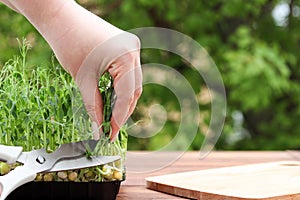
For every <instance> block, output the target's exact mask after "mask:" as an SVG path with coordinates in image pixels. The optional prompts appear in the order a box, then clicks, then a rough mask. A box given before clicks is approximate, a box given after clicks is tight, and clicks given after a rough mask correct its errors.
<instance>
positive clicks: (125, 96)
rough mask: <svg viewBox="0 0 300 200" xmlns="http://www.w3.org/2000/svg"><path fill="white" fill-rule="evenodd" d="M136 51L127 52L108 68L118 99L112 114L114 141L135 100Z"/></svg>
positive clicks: (112, 136) (112, 138)
mask: <svg viewBox="0 0 300 200" xmlns="http://www.w3.org/2000/svg"><path fill="white" fill-rule="evenodd" d="M135 57H136V53H135V52H130V53H127V54H125V55H123V56H121V57H120V58H118V59H117V60H116V62H115V63H114V64H112V65H111V67H110V68H109V69H108V71H109V73H110V74H111V75H112V77H113V79H114V91H115V94H116V100H115V104H114V108H113V111H112V116H111V128H112V131H111V140H112V141H114V140H115V139H116V137H117V135H118V132H119V130H120V128H121V127H122V126H123V124H124V123H125V122H126V121H127V119H128V117H129V116H130V112H131V110H130V109H131V105H132V103H133V102H134V101H135V100H134V99H135V97H134V96H135V95H134V94H135V88H136V86H135V82H136V81H135V79H136V78H135V67H134V66H135Z"/></svg>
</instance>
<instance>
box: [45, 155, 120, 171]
mask: <svg viewBox="0 0 300 200" xmlns="http://www.w3.org/2000/svg"><path fill="white" fill-rule="evenodd" d="M119 159H121V157H120V156H92V157H91V158H87V157H81V158H76V159H63V160H60V161H59V162H57V163H56V164H55V165H54V166H53V167H52V168H51V169H49V170H47V171H46V172H57V171H65V170H73V169H81V168H88V167H95V166H99V165H104V164H108V163H111V162H114V161H117V160H119Z"/></svg>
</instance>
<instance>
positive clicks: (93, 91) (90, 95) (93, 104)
mask: <svg viewBox="0 0 300 200" xmlns="http://www.w3.org/2000/svg"><path fill="white" fill-rule="evenodd" d="M78 86H79V90H80V93H81V96H82V100H83V103H84V106H85V109H86V112H87V114H88V115H89V117H90V119H91V121H92V124H91V126H92V127H91V128H92V133H93V138H94V139H95V140H98V139H99V138H100V134H101V133H102V130H101V129H100V125H101V123H102V121H103V120H102V115H103V111H102V110H103V102H102V97H101V94H100V91H99V89H98V82H97V80H90V79H82V80H80V82H78Z"/></svg>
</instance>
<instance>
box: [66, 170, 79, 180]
mask: <svg viewBox="0 0 300 200" xmlns="http://www.w3.org/2000/svg"><path fill="white" fill-rule="evenodd" d="M77 176H78V174H77V173H76V172H70V173H69V174H68V179H69V180H70V181H75V180H76V179H77Z"/></svg>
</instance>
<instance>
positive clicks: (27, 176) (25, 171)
mask: <svg viewBox="0 0 300 200" xmlns="http://www.w3.org/2000/svg"><path fill="white" fill-rule="evenodd" d="M35 177H36V172H35V171H34V170H33V169H30V168H28V167H26V166H19V167H16V168H15V169H14V170H12V171H10V172H9V173H8V174H6V175H4V176H0V200H4V199H5V198H6V197H7V196H8V195H9V194H10V193H11V192H12V191H13V190H15V189H16V188H17V187H19V186H21V185H23V184H25V183H28V182H30V181H33V180H34V179H35Z"/></svg>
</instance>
